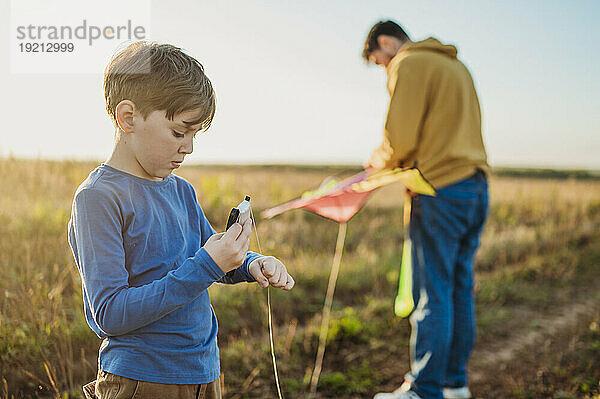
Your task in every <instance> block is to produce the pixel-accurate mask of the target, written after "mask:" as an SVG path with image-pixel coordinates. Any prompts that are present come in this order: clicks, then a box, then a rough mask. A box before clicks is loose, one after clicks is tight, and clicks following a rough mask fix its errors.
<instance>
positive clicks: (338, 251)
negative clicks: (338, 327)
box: [308, 222, 346, 398]
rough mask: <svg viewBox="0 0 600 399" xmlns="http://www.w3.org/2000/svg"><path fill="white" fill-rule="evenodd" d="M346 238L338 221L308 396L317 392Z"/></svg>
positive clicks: (344, 228)
mask: <svg viewBox="0 0 600 399" xmlns="http://www.w3.org/2000/svg"><path fill="white" fill-rule="evenodd" d="M345 238H346V222H344V223H340V228H339V231H338V237H337V243H336V245H335V256H334V257H333V266H332V267H331V273H330V274H329V284H328V285H327V295H326V296H325V303H324V304H323V312H322V314H323V316H322V317H323V318H322V319H321V331H320V333H319V349H318V350H317V358H316V359H315V368H314V369H313V374H312V377H311V379H310V394H309V396H308V397H309V398H312V397H314V396H315V394H316V392H317V384H318V383H319V376H320V375H321V368H322V366H323V357H324V356H325V344H326V343H327V332H328V331H329V316H330V314H331V305H332V304H333V293H334V292H335V285H336V282H337V277H338V273H339V271H340V263H341V261H342V251H343V250H344V240H345Z"/></svg>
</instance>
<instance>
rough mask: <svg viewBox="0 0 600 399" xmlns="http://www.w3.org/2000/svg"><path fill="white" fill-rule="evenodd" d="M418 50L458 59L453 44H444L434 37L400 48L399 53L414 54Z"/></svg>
mask: <svg viewBox="0 0 600 399" xmlns="http://www.w3.org/2000/svg"><path fill="white" fill-rule="evenodd" d="M417 50H430V51H437V52H440V53H443V54H445V55H447V56H448V57H452V58H456V54H457V51H456V47H454V46H453V45H451V44H443V43H441V42H440V41H439V40H438V39H436V38H434V37H429V38H427V39H425V40H422V41H420V42H410V43H406V44H405V45H404V46H402V47H401V48H400V51H399V53H404V52H412V51H417Z"/></svg>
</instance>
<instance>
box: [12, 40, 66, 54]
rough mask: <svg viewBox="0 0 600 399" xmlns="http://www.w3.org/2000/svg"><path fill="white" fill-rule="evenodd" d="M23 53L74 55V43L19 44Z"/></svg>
mask: <svg viewBox="0 0 600 399" xmlns="http://www.w3.org/2000/svg"><path fill="white" fill-rule="evenodd" d="M19 49H20V50H21V52H22V53H72V52H73V50H75V45H74V44H73V43H37V42H35V43H19Z"/></svg>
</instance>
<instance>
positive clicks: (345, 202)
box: [261, 168, 435, 397]
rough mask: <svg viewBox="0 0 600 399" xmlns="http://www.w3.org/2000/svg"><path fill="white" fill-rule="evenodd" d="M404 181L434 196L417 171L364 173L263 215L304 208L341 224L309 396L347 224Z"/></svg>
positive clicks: (407, 255) (404, 293)
mask: <svg viewBox="0 0 600 399" xmlns="http://www.w3.org/2000/svg"><path fill="white" fill-rule="evenodd" d="M396 182H401V183H402V184H404V186H405V187H406V188H408V189H409V190H410V191H412V192H414V193H418V194H426V195H435V190H434V189H433V187H432V186H431V185H430V184H429V183H428V182H427V181H426V180H425V179H424V178H423V175H422V174H421V172H420V171H419V170H418V169H417V168H410V169H400V168H398V169H394V170H383V171H379V172H376V173H372V174H370V173H369V172H367V171H362V172H360V173H358V174H356V175H353V176H351V177H348V178H347V179H344V180H342V181H337V180H335V179H326V180H325V181H324V182H323V183H322V184H321V186H320V187H319V188H318V189H316V190H314V191H307V192H305V193H304V194H302V196H301V197H300V198H297V199H295V200H292V201H289V202H286V203H284V204H281V205H278V206H276V207H274V208H271V209H267V210H265V211H263V212H262V214H261V216H262V217H264V218H267V219H268V218H272V217H273V216H276V215H279V214H281V213H283V212H286V211H289V210H292V209H298V208H304V209H309V210H311V211H313V212H315V213H317V214H319V215H321V216H324V217H326V218H329V219H332V220H335V221H336V222H338V223H339V224H340V225H339V231H338V237H337V243H336V249H335V256H334V257H333V265H332V267H331V273H330V275H329V284H328V286H327V294H326V296H325V303H324V304H323V316H322V319H321V330H320V334H319V348H318V350H317V358H316V361H315V367H314V369H313V374H312V378H311V382H310V395H309V397H313V396H314V395H315V393H316V390H317V383H318V382H319V376H320V374H321V367H322V365H323V357H324V355H325V343H326V339H327V332H328V327H329V315H330V313H331V305H332V302H333V293H334V291H335V285H336V281H337V276H338V272H339V267H340V263H341V259H342V252H343V249H344V240H345V237H346V222H347V221H348V220H350V218H352V216H354V214H356V212H358V210H359V209H360V208H361V207H362V205H363V204H364V203H365V201H366V200H367V198H368V197H369V195H371V193H373V192H374V191H375V190H376V189H378V188H379V187H382V186H385V185H388V184H391V183H396ZM410 202H411V201H410V197H408V196H407V199H406V202H405V204H404V219H403V220H404V245H403V249H402V264H401V269H400V279H399V284H398V296H397V297H396V301H395V306H394V311H395V313H396V315H398V316H400V317H407V316H408V315H409V314H410V313H411V312H412V309H413V307H414V303H413V299H412V259H411V248H412V245H411V242H410V238H409V235H408V224H409V221H410Z"/></svg>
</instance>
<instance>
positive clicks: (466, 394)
mask: <svg viewBox="0 0 600 399" xmlns="http://www.w3.org/2000/svg"><path fill="white" fill-rule="evenodd" d="M443 392H444V399H471V391H469V387H460V388H444V389H443Z"/></svg>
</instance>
